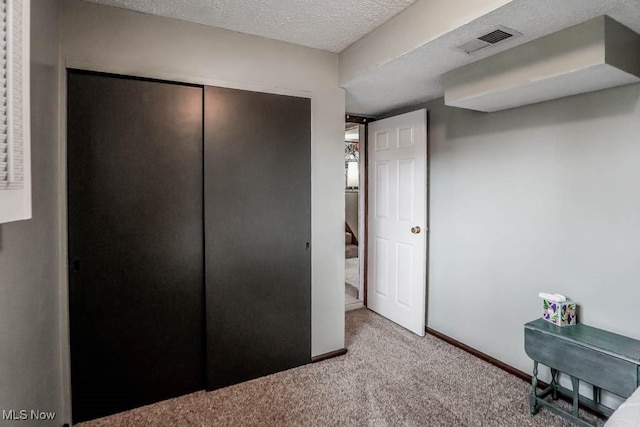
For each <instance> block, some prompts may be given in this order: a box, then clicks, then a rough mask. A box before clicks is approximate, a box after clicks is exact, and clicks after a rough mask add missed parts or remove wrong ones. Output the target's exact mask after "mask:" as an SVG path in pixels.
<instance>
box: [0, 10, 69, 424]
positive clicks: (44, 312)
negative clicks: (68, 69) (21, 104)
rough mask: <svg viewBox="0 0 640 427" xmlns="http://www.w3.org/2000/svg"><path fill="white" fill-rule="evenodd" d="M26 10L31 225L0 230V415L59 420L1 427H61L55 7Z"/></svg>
mask: <svg viewBox="0 0 640 427" xmlns="http://www.w3.org/2000/svg"><path fill="white" fill-rule="evenodd" d="M31 9H32V10H31V18H32V21H31V38H32V39H31V56H32V58H31V132H32V135H31V144H32V146H31V153H32V160H31V162H32V171H33V172H32V178H33V219H31V220H27V221H20V222H15V223H8V224H2V225H0V411H1V410H8V409H16V410H21V409H26V410H31V409H34V410H41V411H55V412H57V417H56V420H55V421H54V422H51V423H46V422H36V421H15V422H6V421H0V424H2V425H3V426H4V425H9V426H10V425H20V426H29V425H39V426H41V425H45V426H46V425H55V426H60V425H62V424H63V422H64V420H63V419H62V418H61V417H62V415H61V410H62V382H61V379H62V377H61V368H60V365H61V361H60V331H59V322H60V312H59V304H58V298H59V292H60V288H59V280H58V237H59V236H58V231H57V230H58V210H57V209H58V207H57V197H58V196H57V194H58V188H57V182H58V170H57V164H58V157H57V156H58V151H57V150H58V145H57V137H58V124H57V123H58V111H57V107H58V105H57V102H58V101H57V100H58V96H57V94H58V92H57V84H58V68H57V64H58V2H57V1H55V0H31ZM1 416H2V412H0V417H1Z"/></svg>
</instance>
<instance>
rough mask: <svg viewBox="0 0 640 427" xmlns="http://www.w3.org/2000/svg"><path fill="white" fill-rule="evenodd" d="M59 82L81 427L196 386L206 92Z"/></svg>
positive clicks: (75, 392)
mask: <svg viewBox="0 0 640 427" xmlns="http://www.w3.org/2000/svg"><path fill="white" fill-rule="evenodd" d="M68 77H69V79H68V214H69V262H70V270H69V283H70V322H71V323H70V327H71V376H72V396H73V420H74V422H78V421H82V420H86V419H91V418H96V417H99V416H103V415H106V414H110V413H114V412H118V411H122V410H126V409H129V408H133V407H136V406H141V405H144V404H147V403H150V402H155V401H159V400H162V399H166V398H169V397H172V396H177V395H181V394H185V393H188V392H191V391H194V390H199V389H202V388H203V386H204V378H205V375H204V354H205V353H204V339H203V338H204V278H203V271H204V266H203V257H204V254H203V218H202V211H203V198H202V197H203V196H202V193H203V183H202V173H203V170H202V157H203V151H202V142H203V131H202V127H203V122H202V120H203V106H202V99H203V89H202V88H201V87H192V86H186V85H180V84H171V83H163V82H157V81H145V80H140V79H129V78H120V77H114V76H106V75H98V74H90V73H82V72H73V71H72V72H69V75H68Z"/></svg>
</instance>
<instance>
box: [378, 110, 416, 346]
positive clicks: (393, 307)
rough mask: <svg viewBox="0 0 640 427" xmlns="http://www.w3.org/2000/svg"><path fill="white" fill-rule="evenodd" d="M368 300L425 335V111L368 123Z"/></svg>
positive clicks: (402, 324)
mask: <svg viewBox="0 0 640 427" xmlns="http://www.w3.org/2000/svg"><path fill="white" fill-rule="evenodd" d="M368 145H369V150H368V153H369V164H368V168H369V170H368V174H369V179H368V182H369V213H368V216H369V237H368V243H367V245H368V253H369V260H368V274H367V277H368V286H367V305H368V307H369V309H371V310H373V311H375V312H376V313H379V314H381V315H382V316H384V317H386V318H388V319H390V320H391V321H393V322H395V323H397V324H399V325H400V326H403V327H405V328H407V329H409V330H410V331H412V332H414V333H416V334H418V335H420V336H424V328H425V311H426V308H425V292H426V265H427V257H426V247H427V231H428V230H427V204H426V200H427V185H426V183H427V176H426V173H427V111H426V110H418V111H414V112H411V113H407V114H402V115H399V116H395V117H390V118H388V119H384V120H379V121H376V122H373V123H371V124H370V125H369V143H368Z"/></svg>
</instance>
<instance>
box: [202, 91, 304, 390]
mask: <svg viewBox="0 0 640 427" xmlns="http://www.w3.org/2000/svg"><path fill="white" fill-rule="evenodd" d="M310 141H311V104H310V100H309V99H304V98H295V97H289V96H280V95H272V94H264V93H256V92H247V91H240V90H233V89H222V88H213V87H205V171H204V176H205V199H204V200H205V247H206V261H205V266H206V305H207V317H206V320H207V378H208V381H207V386H208V388H210V389H212V388H218V387H223V386H226V385H229V384H234V383H237V382H240V381H244V380H248V379H252V378H256V377H259V376H263V375H267V374H270V373H273V372H277V371H281V370H284V369H288V368H292V367H295V366H299V365H302V364H305V363H308V362H309V361H310V358H311V249H310V248H309V242H310V239H311V197H310V195H311V162H310V159H311V152H310V150H311V144H310Z"/></svg>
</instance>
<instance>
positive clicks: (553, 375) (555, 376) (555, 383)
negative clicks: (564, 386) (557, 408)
mask: <svg viewBox="0 0 640 427" xmlns="http://www.w3.org/2000/svg"><path fill="white" fill-rule="evenodd" d="M551 386H552V387H553V388H552V390H553V394H552V395H551V397H552V398H553V400H558V370H557V369H553V368H551Z"/></svg>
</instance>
